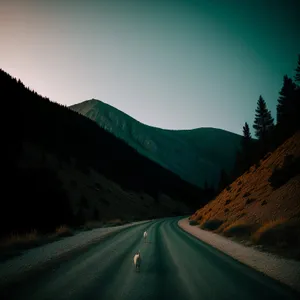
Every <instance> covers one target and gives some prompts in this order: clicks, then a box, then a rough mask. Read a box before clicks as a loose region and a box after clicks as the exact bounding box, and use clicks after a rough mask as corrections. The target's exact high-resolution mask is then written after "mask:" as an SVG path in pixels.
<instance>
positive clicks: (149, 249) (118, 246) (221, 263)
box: [0, 218, 299, 300]
mask: <svg viewBox="0 0 300 300" xmlns="http://www.w3.org/2000/svg"><path fill="white" fill-rule="evenodd" d="M177 221H178V219H176V218H175V219H164V220H159V221H154V222H151V223H146V224H142V225H138V226H136V227H133V228H129V229H126V230H124V231H122V232H120V233H118V234H116V235H114V236H111V237H109V238H107V239H106V240H104V241H102V242H100V243H99V244H97V245H93V246H91V248H89V249H88V250H87V251H84V252H83V253H77V254H76V255H72V256H70V257H65V258H64V259H63V261H60V262H57V263H54V264H53V265H51V266H47V267H46V268H45V269H43V270H42V271H39V273H38V274H35V275H32V276H29V277H26V278H23V280H22V281H21V282H19V283H18V284H16V285H15V286H14V287H9V288H7V289H3V290H0V298H1V299H3V300H4V299H5V300H6V299H10V300H13V299H22V300H27V299H30V300H36V299H38V300H42V299H55V300H59V299H72V300H79V299H84V300H92V299H98V300H100V299H101V300H106V299H107V300H114V299H116V300H137V299H139V300H142V299H164V300H168V299H170V300H177V299H178V300H179V299H182V300H188V299H197V300H206V299H207V300H214V299H215V300H225V299H230V300H237V299H243V300H244V299H245V300H248V299H249V300H250V299H251V300H260V299H264V300H266V299H272V300H275V299H278V300H279V299H280V300H283V299H298V298H297V295H295V294H294V293H293V292H291V291H290V290H289V289H288V288H286V287H284V286H282V285H281V284H279V283H277V282H276V281H273V280H272V279H270V278H268V277H266V276H264V275H262V274H260V273H258V272H256V271H254V270H252V269H250V268H248V267H246V266H244V265H242V264H240V263H238V262H237V261H235V260H233V259H232V258H230V257H228V256H227V255H225V254H223V253H221V252H219V251H218V250H216V249H214V248H212V247H210V246H208V245H206V244H204V243H203V242H201V241H199V240H197V239H196V238H194V237H192V236H190V235H189V234H187V233H185V232H184V231H182V230H181V229H180V228H179V227H178V226H177ZM145 229H147V230H148V242H147V243H144V241H143V237H142V236H143V231H144V230H145ZM137 250H140V251H141V257H142V265H141V271H140V273H137V272H136V271H135V269H134V266H133V256H134V254H135V252H136V251H137ZM298 296H299V295H298Z"/></svg>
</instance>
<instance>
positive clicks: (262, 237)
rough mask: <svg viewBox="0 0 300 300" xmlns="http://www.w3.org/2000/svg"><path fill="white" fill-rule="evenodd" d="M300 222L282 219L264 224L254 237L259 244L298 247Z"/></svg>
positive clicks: (299, 242)
mask: <svg viewBox="0 0 300 300" xmlns="http://www.w3.org/2000/svg"><path fill="white" fill-rule="evenodd" d="M299 225H300V220H299V219H295V220H287V219H285V218H280V219H278V220H273V221H269V222H267V223H265V224H263V225H262V226H261V227H260V228H259V229H258V230H257V231H256V232H255V233H254V234H253V235H252V240H253V241H254V242H255V243H257V244H262V245H269V246H282V245H286V246H296V245H299V244H300V226H299Z"/></svg>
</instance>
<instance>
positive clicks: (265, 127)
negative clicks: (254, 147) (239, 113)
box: [253, 96, 274, 142]
mask: <svg viewBox="0 0 300 300" xmlns="http://www.w3.org/2000/svg"><path fill="white" fill-rule="evenodd" d="M253 128H254V129H255V136H256V137H257V138H258V139H259V140H260V141H262V142H265V141H266V140H267V138H268V136H269V134H270V133H271V131H272V130H273V128H274V119H273V118H272V115H271V111H269V110H268V108H267V104H266V101H265V100H264V99H263V97H262V96H259V99H258V101H257V108H256V110H255V120H254V125H253Z"/></svg>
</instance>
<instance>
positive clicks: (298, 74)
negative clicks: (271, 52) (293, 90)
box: [294, 54, 300, 87]
mask: <svg viewBox="0 0 300 300" xmlns="http://www.w3.org/2000/svg"><path fill="white" fill-rule="evenodd" d="M295 71H296V74H295V77H294V79H295V82H296V84H297V85H298V87H299V86H300V54H298V65H297V67H296V69H295Z"/></svg>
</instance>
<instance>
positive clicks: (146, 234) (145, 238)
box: [144, 231, 148, 241]
mask: <svg viewBox="0 0 300 300" xmlns="http://www.w3.org/2000/svg"><path fill="white" fill-rule="evenodd" d="M147 236H148V233H147V231H145V232H144V240H145V241H146V240H147Z"/></svg>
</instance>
